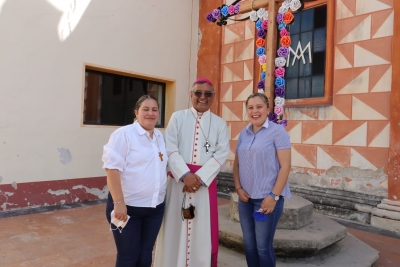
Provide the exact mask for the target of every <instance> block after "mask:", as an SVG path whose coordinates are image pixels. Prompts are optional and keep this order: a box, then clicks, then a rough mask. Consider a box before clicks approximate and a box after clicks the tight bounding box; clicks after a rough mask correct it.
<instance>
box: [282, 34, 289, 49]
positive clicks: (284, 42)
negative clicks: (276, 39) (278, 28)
mask: <svg viewBox="0 0 400 267" xmlns="http://www.w3.org/2000/svg"><path fill="white" fill-rule="evenodd" d="M291 44H292V41H291V40H290V36H283V37H282V38H281V45H282V46H286V47H288V46H290V45H291Z"/></svg>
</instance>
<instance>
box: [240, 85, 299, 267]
mask: <svg viewBox="0 0 400 267" xmlns="http://www.w3.org/2000/svg"><path fill="white" fill-rule="evenodd" d="M246 109H247V115H248V118H249V120H250V122H251V123H250V124H249V125H248V126H247V127H245V128H244V129H243V130H242V131H241V132H240V136H239V140H238V144H237V148H236V157H235V162H234V165H233V179H234V182H235V188H236V192H237V194H238V196H239V218H240V225H241V227H242V232H243V239H244V245H245V252H246V261H247V265H248V266H250V267H273V266H275V265H276V260H275V253H274V247H273V240H274V235H275V230H276V227H277V224H278V221H279V218H280V217H281V214H282V211H283V204H284V198H290V197H291V194H290V189H289V183H288V181H287V180H288V176H289V172H290V165H291V163H290V158H291V155H290V153H291V150H290V138H289V135H288V133H287V132H286V130H285V128H284V127H283V126H282V125H280V124H276V123H273V122H270V121H268V118H267V117H268V113H269V102H268V98H267V97H266V96H265V95H264V94H260V93H255V94H252V95H250V96H249V97H248V98H247V101H246Z"/></svg>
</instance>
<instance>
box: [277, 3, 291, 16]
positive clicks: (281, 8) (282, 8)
mask: <svg viewBox="0 0 400 267" xmlns="http://www.w3.org/2000/svg"><path fill="white" fill-rule="evenodd" d="M288 11H289V8H288V7H286V6H283V5H282V6H281V7H280V8H279V9H278V13H279V14H285V13H286V12H288Z"/></svg>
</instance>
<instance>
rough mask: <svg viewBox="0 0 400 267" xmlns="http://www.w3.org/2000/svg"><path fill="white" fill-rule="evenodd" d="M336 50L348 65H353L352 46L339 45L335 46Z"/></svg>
mask: <svg viewBox="0 0 400 267" xmlns="http://www.w3.org/2000/svg"><path fill="white" fill-rule="evenodd" d="M336 48H337V49H338V50H339V51H340V53H341V54H342V55H343V56H344V57H345V58H346V60H347V61H348V62H349V64H350V65H352V66H353V64H354V44H351V43H350V44H341V45H337V46H336Z"/></svg>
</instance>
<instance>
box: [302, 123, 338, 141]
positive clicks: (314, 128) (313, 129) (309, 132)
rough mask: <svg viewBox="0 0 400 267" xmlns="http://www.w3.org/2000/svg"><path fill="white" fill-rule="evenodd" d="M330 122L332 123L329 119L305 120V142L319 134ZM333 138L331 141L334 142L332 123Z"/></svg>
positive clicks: (303, 130)
mask: <svg viewBox="0 0 400 267" xmlns="http://www.w3.org/2000/svg"><path fill="white" fill-rule="evenodd" d="M329 124H332V123H331V122H329V121H304V122H303V129H302V141H303V143H305V141H307V140H308V139H310V138H311V137H313V136H315V135H318V133H319V132H321V131H322V130H324V129H325V128H326V127H327V126H328V125H329ZM330 135H331V139H330V143H332V125H331V133H330Z"/></svg>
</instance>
